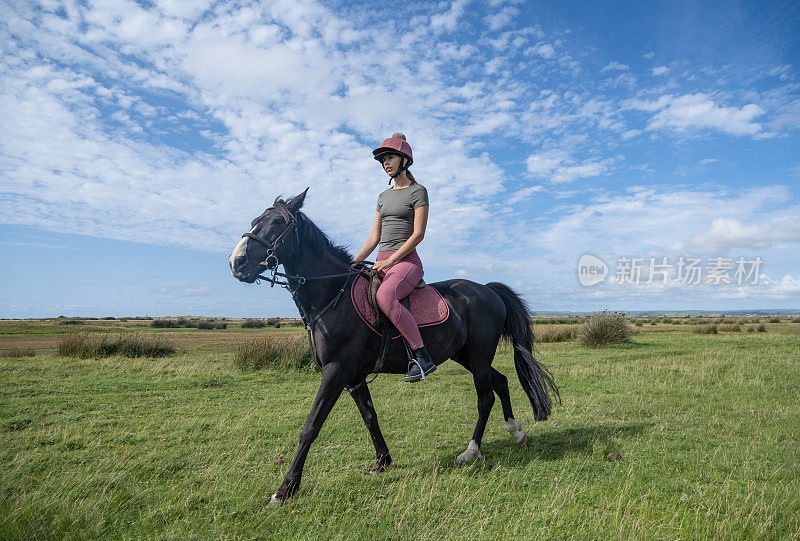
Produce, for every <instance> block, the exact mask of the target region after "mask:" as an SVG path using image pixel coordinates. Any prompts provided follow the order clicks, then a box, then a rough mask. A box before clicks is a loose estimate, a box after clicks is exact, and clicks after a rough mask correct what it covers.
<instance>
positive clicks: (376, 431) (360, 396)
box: [351, 380, 392, 473]
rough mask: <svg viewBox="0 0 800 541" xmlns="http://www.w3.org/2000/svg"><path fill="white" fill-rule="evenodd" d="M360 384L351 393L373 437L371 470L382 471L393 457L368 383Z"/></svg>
mask: <svg viewBox="0 0 800 541" xmlns="http://www.w3.org/2000/svg"><path fill="white" fill-rule="evenodd" d="M359 385H361V387H359V388H358V389H356V390H355V391H353V392H352V393H351V395H352V397H353V400H355V401H356V405H357V406H358V411H360V412H361V418H362V419H364V424H365V425H367V430H369V435H370V436H371V437H372V444H373V445H374V446H375V456H376V458H375V464H373V465H372V467H371V468H370V470H369V472H370V473H380V472H382V471H385V470H386V466H388V465H389V464H391V463H392V457H391V456H389V448H388V447H387V446H386V440H384V439H383V434H382V433H381V429H380V427H379V426H378V414H377V413H375V407H374V406H373V405H372V397H371V396H370V394H369V389H368V388H367V384H366V382H365V381H364V380H361V383H359Z"/></svg>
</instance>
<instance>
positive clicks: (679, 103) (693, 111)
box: [633, 93, 764, 136]
mask: <svg viewBox="0 0 800 541" xmlns="http://www.w3.org/2000/svg"><path fill="white" fill-rule="evenodd" d="M633 108H635V109H640V110H643V111H651V112H654V113H655V114H654V115H653V117H652V118H651V119H650V122H649V123H648V125H647V129H648V130H657V129H674V130H676V131H679V132H683V131H687V130H690V129H714V130H719V131H721V132H724V133H728V134H730V135H752V136H754V135H757V134H759V132H761V129H762V126H761V124H759V123H757V122H754V120H755V119H756V118H758V117H760V116H762V115H764V110H763V109H761V107H759V106H758V105H755V104H753V103H750V104H747V105H744V106H743V107H741V108H737V107H725V106H721V105H717V104H716V103H714V101H713V100H712V99H711V98H710V97H709V96H708V95H707V94H703V93H697V94H687V95H684V96H678V97H675V96H672V95H669V94H668V95H665V96H661V97H660V98H658V100H656V101H654V102H645V101H638V100H637V101H634V102H633Z"/></svg>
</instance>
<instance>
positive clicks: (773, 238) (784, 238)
mask: <svg viewBox="0 0 800 541" xmlns="http://www.w3.org/2000/svg"><path fill="white" fill-rule="evenodd" d="M797 218H798V216H797V215H793V216H791V217H786V218H780V217H779V218H773V219H772V223H768V224H764V223H760V222H756V223H753V224H743V223H742V222H741V221H739V220H738V219H736V218H717V219H715V220H713V221H712V222H711V228H710V229H709V230H708V231H705V232H703V233H701V234H700V235H697V236H695V237H694V238H693V239H691V240H689V241H687V242H679V243H677V244H675V245H674V248H675V249H676V250H690V251H693V252H701V251H706V252H715V253H726V252H728V251H730V250H733V249H763V248H767V247H769V246H772V245H773V244H775V243H800V220H798V219H797Z"/></svg>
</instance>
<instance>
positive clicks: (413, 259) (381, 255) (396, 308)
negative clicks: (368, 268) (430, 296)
mask: <svg viewBox="0 0 800 541" xmlns="http://www.w3.org/2000/svg"><path fill="white" fill-rule="evenodd" d="M396 251H397V250H386V251H385V252H378V257H377V258H376V261H383V260H384V259H388V258H389V256H391V255H392V254H393V253H395V252H396ZM422 273H423V271H422V261H421V260H420V258H419V256H418V255H417V251H416V250H411V252H409V253H408V254H407V255H406V256H405V257H404V258H403V259H401V260H400V261H398V262H397V263H395V264H394V265H392V266H391V267H389V268H388V269H381V271H380V274H381V276H382V277H383V281H382V282H381V286H380V287H379V288H378V293H377V295H376V297H377V300H378V307H380V309H381V310H383V313H384V314H386V316H387V317H388V318H389V320H390V321H391V322H392V323H394V324H395V326H396V327H397V330H399V331H400V334H402V335H403V337H404V338H405V339H406V340H408V345H409V346H411V349H418V348H421V347H422V346H423V343H422V336H420V334H419V327H417V322H416V320H415V319H414V316H412V315H411V312H409V311H408V310H406V308H405V306H403V305H402V304H400V299H403V298H405V297H406V296H408V294H409V293H411V291H413V289H414V287H416V285H417V284H418V283H419V281H420V278H422Z"/></svg>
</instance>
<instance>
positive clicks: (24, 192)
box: [0, 0, 800, 317]
mask: <svg viewBox="0 0 800 541" xmlns="http://www.w3.org/2000/svg"><path fill="white" fill-rule="evenodd" d="M2 12H3V17H2V18H0V51H1V52H2V54H0V125H2V127H3V128H2V130H0V197H2V206H1V207H0V254H1V256H0V257H2V265H3V269H4V273H3V280H2V286H0V317H44V316H54V315H84V316H106V315H113V316H121V315H179V314H203V315H227V316H274V315H283V316H295V315H296V310H295V308H294V305H293V304H292V302H291V299H290V297H289V295H288V294H287V293H286V292H285V291H283V290H280V289H278V288H274V289H270V288H268V287H266V286H264V285H263V284H262V285H260V286H258V285H250V286H248V285H244V284H240V283H238V282H237V281H236V280H234V279H233V278H232V277H231V275H230V272H229V270H228V267H227V256H228V254H229V253H230V251H231V250H232V249H233V247H234V246H235V244H236V242H237V241H238V239H239V237H240V235H241V233H242V232H244V231H245V230H247V228H248V227H249V225H248V224H249V222H250V220H251V219H252V218H253V217H254V216H256V215H258V214H260V213H261V212H262V211H263V210H264V208H265V207H267V206H269V204H270V203H271V202H272V201H273V200H274V199H275V197H276V196H277V195H279V194H284V195H293V194H296V193H299V192H300V191H302V190H303V189H305V188H306V187H310V189H309V193H308V198H307V200H306V205H305V207H304V211H305V212H306V214H307V215H309V216H310V217H311V218H312V219H313V220H314V221H315V222H316V223H317V224H319V225H320V226H321V227H322V228H323V229H324V230H325V231H326V232H328V233H329V235H331V237H333V238H334V240H336V241H337V242H339V243H342V244H345V245H347V246H349V247H350V248H351V249H352V250H353V252H355V251H356V250H357V248H359V247H360V246H361V244H362V243H363V242H364V239H365V238H366V235H367V234H368V233H369V229H370V226H371V223H372V219H373V213H374V205H375V200H376V198H377V195H378V193H379V192H380V191H381V190H382V189H384V188H385V187H386V178H385V177H384V175H383V173H382V171H381V169H380V167H379V165H378V164H377V162H375V161H374V160H372V158H371V154H370V150H371V149H372V148H374V147H375V146H376V145H377V144H378V143H379V142H380V141H381V140H382V139H383V138H385V137H387V136H388V135H389V134H391V133H392V132H394V131H398V130H399V131H403V132H404V133H405V134H406V135H407V136H408V140H409V142H410V143H411V145H412V147H413V149H414V156H415V164H414V166H413V168H412V170H413V172H414V174H415V176H416V178H417V179H418V180H419V181H420V182H421V183H422V184H424V185H425V186H426V187H427V188H428V192H429V196H430V199H431V209H430V219H429V225H428V232H427V235H426V237H425V240H424V241H423V243H422V244H421V245H420V247H419V248H418V251H419V253H420V255H421V257H422V260H423V262H424V265H425V278H426V280H428V281H435V280H442V279H446V278H451V277H465V278H469V279H472V280H475V281H478V282H483V283H485V282H489V281H502V282H505V283H507V284H509V285H511V286H512V287H514V288H516V289H517V290H518V291H520V292H521V293H523V294H524V295H525V298H526V299H527V300H528V301H529V302H530V304H531V305H532V307H533V308H534V309H536V310H577V311H593V310H600V309H622V310H660V309H673V310H676V309H685V310H690V309H694V310H697V309H707V310H727V309H764V308H800V256H798V253H800V250H798V249H797V248H798V244H800V193H799V192H798V180H799V179H800V73H799V72H798V66H797V59H798V58H800V32H798V31H797V28H800V6H799V5H798V4H797V3H796V2H789V1H787V2H770V3H762V2H663V3H654V2H627V3H626V2H613V3H612V2H569V1H565V2H514V1H512V2H505V1H477V0H473V1H468V0H457V1H454V2H405V3H402V6H401V7H398V6H397V3H395V2H392V3H386V4H383V3H378V2H324V3H323V2H313V1H305V0H301V1H298V0H292V1H274V2H207V1H203V0H189V1H182V2H131V1H125V0H108V1H104V2H99V1H98V2H75V3H73V2H66V3H65V2H57V1H48V2H41V3H34V2H15V1H13V0H10V1H8V0H7V1H5V2H4V3H3V7H2ZM587 254H589V255H591V256H593V257H594V258H597V259H596V260H598V261H600V262H601V264H602V265H604V267H605V269H606V271H605V273H606V276H605V277H604V279H603V280H601V281H600V282H598V283H596V284H593V285H588V286H587V285H582V284H584V282H583V281H582V280H581V276H580V275H579V268H578V267H579V265H578V261H579V260H580V258H581V257H582V256H584V255H587ZM373 255H374V254H373ZM630 260H634V261H637V262H638V263H637V264H638V265H640V266H641V267H642V275H641V278H642V279H641V280H638V279H637V280H632V279H631V275H626V274H625V273H626V272H627V271H626V263H625V262H626V261H630ZM688 260H695V261H696V262H697V266H699V267H700V268H701V269H702V270H701V272H702V273H703V274H701V277H700V279H699V280H698V281H697V282H696V283H693V282H691V281H690V282H688V283H687V281H686V280H683V281H682V280H681V279H680V278H681V276H680V270H679V262H680V261H688ZM739 260H741V261H743V262H744V264H747V263H748V262H750V270H752V268H753V267H754V266H755V264H754V263H752V262H755V261H760V263H758V265H757V268H755V271H756V272H755V278H756V279H755V281H753V280H750V281H745V282H743V283H739V282H741V280H739V281H737V279H736V277H735V270H736V262H737V261H739ZM715 262H716V263H715ZM720 262H723V263H720ZM725 262H727V263H725ZM657 264H665V265H667V268H668V269H669V272H666V273H663V274H659V275H655V274H654V275H653V276H654V277H658V278H659V279H653V278H652V277H651V279H650V280H648V279H647V278H648V276H650V275H649V274H648V273H649V271H650V268H651V267H650V265H657ZM726 265H728V266H727V267H726ZM712 267H713V268H712ZM653 268H656V267H653ZM714 272H718V273H719V272H723V273H725V274H726V276H727V277H728V281H727V282H725V281H722V282H720V283H715V282H714V281H713V280H710V276H711V274H713V273H714ZM662 278H663V279H662ZM753 282H754V283H753Z"/></svg>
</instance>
